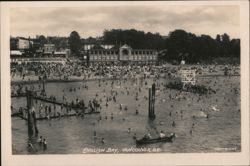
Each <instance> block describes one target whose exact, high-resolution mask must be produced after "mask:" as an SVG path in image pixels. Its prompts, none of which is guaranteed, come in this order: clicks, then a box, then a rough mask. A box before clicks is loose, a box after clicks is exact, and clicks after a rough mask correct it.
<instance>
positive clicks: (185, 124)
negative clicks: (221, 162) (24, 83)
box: [12, 77, 241, 154]
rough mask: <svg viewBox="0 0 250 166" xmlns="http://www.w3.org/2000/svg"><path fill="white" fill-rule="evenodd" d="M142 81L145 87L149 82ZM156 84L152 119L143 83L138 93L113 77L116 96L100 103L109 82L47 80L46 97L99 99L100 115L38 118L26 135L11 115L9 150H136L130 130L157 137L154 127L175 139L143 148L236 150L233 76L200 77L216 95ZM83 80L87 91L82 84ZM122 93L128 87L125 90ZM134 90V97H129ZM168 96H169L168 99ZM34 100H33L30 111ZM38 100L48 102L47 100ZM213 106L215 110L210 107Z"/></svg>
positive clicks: (16, 102)
mask: <svg viewBox="0 0 250 166" xmlns="http://www.w3.org/2000/svg"><path fill="white" fill-rule="evenodd" d="M214 81H217V84H216V86H214V87H213V85H214ZM147 82H148V85H151V83H152V80H147ZM157 82H158V85H160V86H158V87H157V92H156V104H155V113H156V119H155V120H153V121H152V120H148V100H147V94H148V89H147V86H146V85H145V84H144V85H143V86H141V92H139V91H138V89H139V85H137V84H134V82H131V81H124V82H123V81H122V82H121V84H120V82H117V81H115V82H114V89H113V90H114V91H116V92H117V94H118V95H117V97H116V100H117V101H116V102H114V101H109V102H108V106H106V98H107V97H109V96H111V95H110V94H111V81H105V82H101V86H100V87H99V83H98V81H97V82H88V83H83V82H74V83H47V85H46V92H47V94H48V96H49V95H56V97H57V100H58V101H62V98H63V96H65V97H66V98H67V99H68V100H75V99H76V98H79V99H83V100H84V101H85V103H87V102H88V101H89V100H92V99H93V98H94V97H97V99H98V101H101V100H100V99H102V102H101V107H102V110H101V113H100V114H89V115H85V116H84V117H75V116H74V117H67V118H66V117H65V118H58V119H51V120H42V121H38V122H37V126H38V129H39V134H38V136H37V137H31V138H29V137H28V134H27V133H28V131H27V122H26V121H25V120H22V119H20V118H18V117H13V118H12V145H13V146H12V149H13V154H72V153H82V151H83V149H84V148H99V149H101V148H104V149H107V148H117V149H118V150H119V152H120V153H122V149H123V148H131V147H132V148H136V143H135V139H133V136H134V135H135V134H136V137H137V138H142V137H143V136H144V134H146V133H147V132H150V133H151V135H152V137H158V135H159V131H163V132H164V133H166V135H169V134H170V133H172V132H174V133H176V138H175V140H174V141H173V142H172V143H162V142H160V143H155V144H148V145H143V147H151V148H160V151H161V152H175V153H177V152H228V151H234V152H238V151H240V149H241V146H240V135H241V133H240V111H239V109H240V95H235V94H234V92H233V91H232V90H231V89H233V88H235V87H236V88H239V78H237V77H233V78H225V77H218V78H217V80H215V79H212V80H211V79H209V80H200V83H201V84H202V83H203V84H206V85H209V86H211V87H212V88H214V89H215V90H217V93H216V94H210V95H208V96H207V97H206V96H199V95H196V94H191V93H181V94H180V93H179V92H178V91H175V90H169V89H168V90H164V87H163V86H162V83H166V80H163V79H161V80H158V81H157ZM86 84H87V85H88V87H89V88H88V89H85V88H83V85H86ZM37 87H38V85H35V88H37ZM72 87H75V88H76V91H70V88H72ZM118 87H119V88H118ZM126 91H129V94H128V93H127V92H126ZM137 92H139V97H138V100H135V97H136V93H137ZM96 94H98V95H96ZM170 94H171V96H172V98H174V99H170V97H169V95H170ZM183 97H185V98H186V99H184V98H183ZM179 98H180V99H179ZM40 103H41V102H40V101H37V103H36V105H35V108H36V109H38V107H39V105H40ZM42 104H43V105H48V106H49V105H51V106H53V105H52V104H48V103H42ZM120 104H121V105H122V106H125V105H126V106H127V107H128V109H127V110H125V109H124V108H122V109H120ZM12 105H13V106H14V107H15V108H18V107H20V106H23V107H25V105H26V99H25V98H13V99H12ZM215 105H216V108H218V109H220V111H214V110H213V109H212V106H215ZM55 109H56V111H60V109H61V108H60V106H56V107H55ZM136 109H137V110H138V115H136ZM201 112H204V113H205V114H209V118H206V117H203V116H199V115H202V114H203V113H201ZM111 117H113V118H111ZM173 122H174V123H175V125H173ZM129 128H130V131H128V129H129ZM191 131H192V132H191ZM95 134H96V136H95ZM40 136H42V137H43V138H46V140H47V149H46V150H44V148H43V146H42V145H41V144H40V143H39V142H38V139H39V137H40ZM102 139H104V143H103V142H102ZM29 143H31V144H32V146H33V147H32V148H30V147H29Z"/></svg>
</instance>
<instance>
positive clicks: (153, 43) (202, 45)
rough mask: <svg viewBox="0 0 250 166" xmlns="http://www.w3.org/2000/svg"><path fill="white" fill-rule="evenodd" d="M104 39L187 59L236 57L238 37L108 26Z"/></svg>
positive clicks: (173, 58)
mask: <svg viewBox="0 0 250 166" xmlns="http://www.w3.org/2000/svg"><path fill="white" fill-rule="evenodd" d="M103 41H104V43H109V44H120V45H122V44H125V43H126V44H128V45H130V46H131V47H132V48H143V49H156V50H158V51H160V50H161V51H160V56H159V58H160V60H165V61H170V62H173V61H178V62H179V61H180V60H182V59H184V60H186V62H187V63H196V62H200V61H210V60H212V59H215V58H237V59H239V58H240V39H230V36H229V35H227V34H226V33H224V34H222V35H219V34H218V35H217V36H216V38H215V39H214V38H212V37H211V36H209V35H201V36H196V35H195V34H192V33H188V32H186V31H184V30H175V31H172V32H170V33H169V34H168V36H166V37H163V36H161V35H160V34H158V33H155V34H153V33H150V32H148V33H145V32H143V31H137V30H135V29H131V30H121V29H112V30H109V31H108V30H105V31H104V33H103Z"/></svg>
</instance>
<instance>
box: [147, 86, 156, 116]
mask: <svg viewBox="0 0 250 166" xmlns="http://www.w3.org/2000/svg"><path fill="white" fill-rule="evenodd" d="M148 93H149V101H148V102H149V104H148V116H149V118H150V119H155V112H154V106H155V84H153V85H152V88H149V90H148Z"/></svg>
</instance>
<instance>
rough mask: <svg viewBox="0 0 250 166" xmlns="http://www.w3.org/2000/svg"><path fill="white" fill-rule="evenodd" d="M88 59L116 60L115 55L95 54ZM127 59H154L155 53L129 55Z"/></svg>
mask: <svg viewBox="0 0 250 166" xmlns="http://www.w3.org/2000/svg"><path fill="white" fill-rule="evenodd" d="M89 58H90V60H117V59H118V57H117V56H97V55H91V56H90V57H89ZM123 60H125V59H123ZM129 60H156V56H155V55H150V56H141V55H139V56H130V57H129Z"/></svg>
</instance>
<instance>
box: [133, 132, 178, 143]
mask: <svg viewBox="0 0 250 166" xmlns="http://www.w3.org/2000/svg"><path fill="white" fill-rule="evenodd" d="M173 138H175V134H171V135H170V136H165V137H162V138H160V137H159V138H150V139H148V138H142V139H139V140H136V144H137V145H141V144H151V143H157V142H173Z"/></svg>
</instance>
